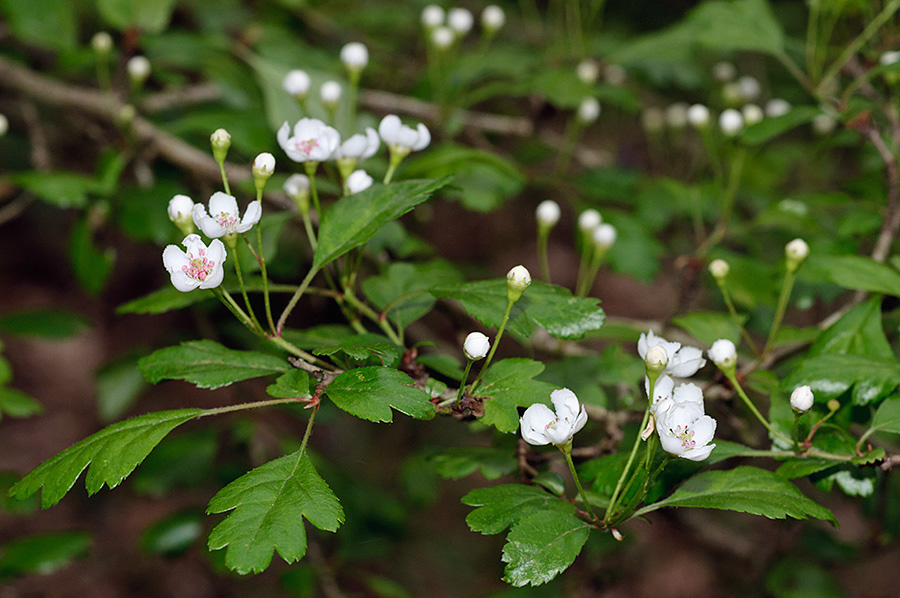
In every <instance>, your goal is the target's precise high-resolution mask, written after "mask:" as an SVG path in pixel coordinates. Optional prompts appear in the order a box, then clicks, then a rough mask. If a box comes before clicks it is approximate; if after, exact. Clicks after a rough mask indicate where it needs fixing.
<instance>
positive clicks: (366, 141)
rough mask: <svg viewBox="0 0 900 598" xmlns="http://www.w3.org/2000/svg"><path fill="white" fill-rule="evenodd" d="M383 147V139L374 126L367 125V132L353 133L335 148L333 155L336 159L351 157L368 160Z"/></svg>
mask: <svg viewBox="0 0 900 598" xmlns="http://www.w3.org/2000/svg"><path fill="white" fill-rule="evenodd" d="M379 147H381V139H380V138H379V137H378V132H377V131H376V130H375V129H373V128H372V127H366V132H365V134H363V133H357V134H356V135H351V136H350V137H348V138H347V139H346V140H344V142H343V143H342V144H340V145H339V146H338V148H337V149H336V150H334V154H333V155H332V156H331V157H332V158H333V159H334V160H343V159H344V158H350V159H354V160H366V159H368V158H371V157H372V156H374V155H375V154H376V153H377V152H378V148H379Z"/></svg>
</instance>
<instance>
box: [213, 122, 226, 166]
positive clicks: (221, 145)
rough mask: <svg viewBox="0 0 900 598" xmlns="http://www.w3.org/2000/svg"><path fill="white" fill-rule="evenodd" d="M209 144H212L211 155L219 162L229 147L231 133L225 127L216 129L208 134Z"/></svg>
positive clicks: (222, 160) (223, 159) (223, 158)
mask: <svg viewBox="0 0 900 598" xmlns="http://www.w3.org/2000/svg"><path fill="white" fill-rule="evenodd" d="M209 144H210V145H211V146H212V152H213V157H214V158H215V159H216V162H219V163H220V164H221V163H222V162H224V161H225V156H227V155H228V148H230V147H231V135H230V134H229V133H228V131H226V130H225V129H216V130H215V131H213V134H212V135H210V136H209Z"/></svg>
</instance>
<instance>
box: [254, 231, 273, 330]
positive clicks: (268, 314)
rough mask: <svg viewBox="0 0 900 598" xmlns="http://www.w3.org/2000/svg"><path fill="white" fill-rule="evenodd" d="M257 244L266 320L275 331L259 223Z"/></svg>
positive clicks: (270, 328)
mask: <svg viewBox="0 0 900 598" xmlns="http://www.w3.org/2000/svg"><path fill="white" fill-rule="evenodd" d="M256 244H257V245H258V246H259V265H260V268H261V270H262V279H263V298H264V299H265V302H266V321H267V322H268V323H269V330H270V331H271V332H272V334H274V333H275V321H274V320H273V319H272V303H271V301H270V300H269V276H268V274H267V272H266V256H265V255H263V244H262V231H261V230H260V227H259V225H257V227H256Z"/></svg>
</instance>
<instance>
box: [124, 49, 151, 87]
mask: <svg viewBox="0 0 900 598" xmlns="http://www.w3.org/2000/svg"><path fill="white" fill-rule="evenodd" d="M125 68H126V69H127V70H128V76H129V77H131V80H132V81H134V82H136V83H143V82H144V81H146V80H147V77H149V76H150V61H149V60H147V58H146V57H145V56H132V57H131V58H130V59H129V60H128V64H126V65H125Z"/></svg>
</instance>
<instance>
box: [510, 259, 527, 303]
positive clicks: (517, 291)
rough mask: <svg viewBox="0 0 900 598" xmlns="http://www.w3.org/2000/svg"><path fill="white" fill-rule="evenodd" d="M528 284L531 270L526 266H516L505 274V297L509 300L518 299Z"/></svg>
mask: <svg viewBox="0 0 900 598" xmlns="http://www.w3.org/2000/svg"><path fill="white" fill-rule="evenodd" d="M530 284H531V272H529V271H528V268H526V267H525V266H516V267H515V268H513V269H512V270H510V271H509V272H507V274H506V298H507V299H508V300H509V301H510V302H515V301H518V300H519V297H521V296H522V293H524V292H525V289H527V288H528V285H530Z"/></svg>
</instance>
